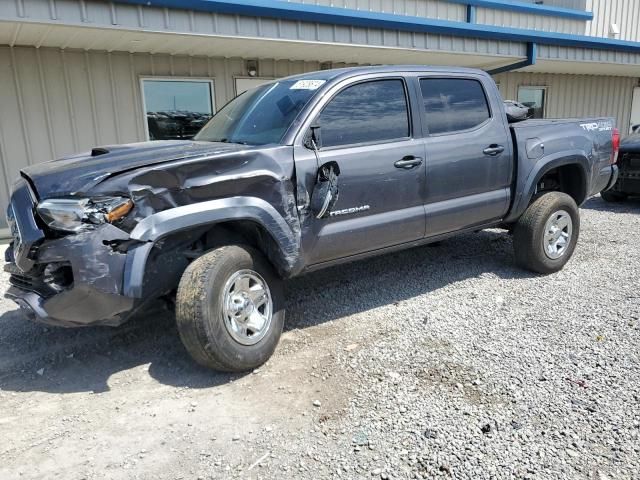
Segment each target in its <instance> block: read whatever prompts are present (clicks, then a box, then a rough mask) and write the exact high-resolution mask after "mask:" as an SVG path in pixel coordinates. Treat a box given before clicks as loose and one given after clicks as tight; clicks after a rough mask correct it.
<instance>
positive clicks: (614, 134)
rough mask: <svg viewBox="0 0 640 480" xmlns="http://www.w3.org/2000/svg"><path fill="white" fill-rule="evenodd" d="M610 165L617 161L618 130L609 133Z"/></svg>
mask: <svg viewBox="0 0 640 480" xmlns="http://www.w3.org/2000/svg"><path fill="white" fill-rule="evenodd" d="M611 147H612V150H613V151H612V152H611V165H613V164H614V163H616V162H617V161H618V152H619V151H620V130H618V129H617V128H614V129H613V130H612V131H611Z"/></svg>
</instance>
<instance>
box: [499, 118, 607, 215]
mask: <svg viewBox="0 0 640 480" xmlns="http://www.w3.org/2000/svg"><path fill="white" fill-rule="evenodd" d="M614 128H615V120H614V119H613V118H611V117H595V118H562V119H530V120H524V121H522V122H518V123H512V124H509V129H510V131H511V136H512V139H513V144H514V154H515V155H516V172H515V173H514V180H515V187H514V192H515V195H514V199H513V208H512V212H511V214H510V217H514V218H517V216H519V215H520V214H521V213H522V211H523V209H524V208H526V206H524V205H522V204H521V202H520V201H521V199H522V198H521V197H522V195H523V192H526V191H527V189H528V188H529V187H530V185H531V183H532V182H535V181H536V180H535V178H536V175H537V174H538V172H539V170H540V169H541V168H542V167H543V166H544V167H545V168H548V167H549V165H550V164H551V165H553V164H554V162H557V165H558V166H560V165H561V164H562V162H566V161H567V160H568V159H575V160H577V161H578V163H579V164H580V165H581V166H582V174H584V176H585V180H586V184H587V191H586V192H585V193H586V195H585V199H586V198H588V197H589V196H592V195H595V194H597V193H599V192H600V191H601V190H603V189H604V188H606V187H607V185H608V183H609V182H610V179H611V176H612V166H611V152H612V150H613V145H612V134H613V130H614ZM574 163H575V162H574ZM578 173H580V172H578Z"/></svg>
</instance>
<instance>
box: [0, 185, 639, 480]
mask: <svg viewBox="0 0 640 480" xmlns="http://www.w3.org/2000/svg"><path fill="white" fill-rule="evenodd" d="M582 219H583V224H582V234H581V239H580V242H579V244H578V248H577V250H576V253H575V255H574V258H573V259H572V261H571V262H570V263H569V264H568V266H567V267H566V268H565V269H564V270H563V271H562V272H560V273H558V274H555V275H552V276H547V277H540V276H534V275H530V274H528V273H526V272H522V271H520V270H518V269H516V268H515V267H514V265H513V259H512V254H511V240H510V238H509V236H508V235H506V234H505V233H504V232H501V231H493V230H492V231H485V232H481V233H478V234H471V235H464V236H461V237H458V238H455V239H451V240H449V241H446V242H444V243H442V244H440V245H438V246H433V247H423V248H418V249H414V250H410V251H406V252H402V253H398V254H393V255H388V256H384V257H380V258H377V259H373V260H369V261H364V262H359V263H356V264H352V265H348V266H342V267H340V268H334V269H330V270H326V271H323V272H318V273H316V274H313V275H308V276H306V277H304V278H301V279H298V280H296V281H295V282H290V284H289V285H288V302H289V313H288V320H287V326H286V330H287V331H286V332H285V334H284V336H283V339H282V342H281V344H280V346H279V348H278V350H277V352H276V355H275V356H274V357H273V358H272V359H271V360H270V361H269V362H268V363H267V364H266V365H265V366H264V367H262V368H260V369H259V370H258V371H256V372H254V373H253V374H248V375H222V374H217V373H211V372H208V371H204V370H202V369H199V368H197V367H196V366H194V364H193V363H192V362H191V361H190V360H189V358H188V356H187V354H186V353H185V351H184V349H183V348H182V346H181V345H180V343H179V340H178V339H177V334H176V331H175V327H174V325H173V321H172V319H171V316H170V314H169V313H168V312H165V311H164V310H162V309H161V308H160V307H157V308H156V309H155V310H154V311H151V312H148V313H147V314H145V315H142V316H141V317H140V318H139V319H136V320H135V321H132V322H130V323H129V324H127V325H125V326H123V327H121V328H118V329H100V328H90V329H83V330H64V329H56V328H45V327H43V326H41V325H36V324H32V323H29V322H26V321H25V320H24V319H23V318H22V316H21V315H20V313H19V312H18V311H16V310H15V309H14V307H13V305H12V304H11V303H10V302H8V301H6V300H2V301H0V309H1V310H0V312H1V316H0V322H1V323H0V326H1V328H0V389H1V390H0V405H1V409H0V428H1V430H2V432H3V435H2V436H3V439H4V441H3V442H2V444H1V445H0V478H2V479H13V478H47V479H50V478H64V479H67V478H69V479H81V478H85V479H99V478H109V479H111V478H114V479H152V478H167V479H194V480H195V479H198V478H202V479H209V478H216V479H218V478H219V479H223V478H224V479H226V478H247V479H257V478H263V479H272V478H282V479H285V478H286V479H288V478H292V479H294V478H301V479H325V478H326V479H329V478H342V479H365V478H374V479H375V478H381V479H387V478H433V477H451V478H473V479H483V478H536V479H538V478H549V479H557V478H580V479H583V478H588V479H605V478H611V479H633V478H639V474H638V472H640V406H639V405H640V355H639V353H638V346H639V345H640V282H639V281H638V279H639V278H640V249H639V248H638V245H637V242H638V238H639V234H640V201H635V202H629V203H625V204H620V205H611V204H605V203H603V202H602V201H601V200H600V199H599V198H596V199H593V200H591V201H589V202H588V203H587V204H586V205H585V208H583V209H582ZM1 281H2V285H0V288H6V277H4V276H3V277H2V278H1Z"/></svg>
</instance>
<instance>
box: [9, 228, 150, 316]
mask: <svg viewBox="0 0 640 480" xmlns="http://www.w3.org/2000/svg"><path fill="white" fill-rule="evenodd" d="M126 238H128V235H127V234H126V233H125V232H123V231H121V230H119V229H118V228H116V227H114V226H113V225H103V226H101V227H99V228H98V229H96V230H93V231H90V232H85V233H82V234H78V235H71V236H68V237H63V238H60V239H56V240H45V241H44V242H42V243H41V244H40V245H39V246H38V249H37V254H36V257H35V261H34V266H33V268H31V269H30V270H29V271H28V272H24V271H22V270H21V269H20V268H18V267H17V265H16V264H15V263H13V262H10V263H7V264H6V265H5V271H7V272H8V273H10V275H11V276H10V278H9V283H10V287H9V289H8V290H7V292H6V293H5V297H7V298H10V299H12V300H13V301H15V302H16V303H17V304H18V305H19V306H20V307H22V308H23V309H24V310H25V311H26V312H27V314H28V316H29V317H30V318H32V319H34V320H37V321H40V322H43V323H47V324H51V325H59V326H68V327H76V326H87V325H110V326H115V325H119V324H121V323H123V322H124V321H126V320H127V319H128V317H129V314H130V313H131V312H132V311H133V310H134V308H135V306H136V303H137V302H136V299H134V298H132V297H127V296H125V295H123V294H122V292H123V278H124V270H125V264H126V257H127V255H126V253H118V252H116V251H114V250H113V248H112V247H111V246H110V245H109V244H108V243H107V244H105V242H111V241H113V240H117V239H123V240H124V239H126ZM12 255H13V245H12V246H10V247H9V250H8V251H7V257H8V258H7V259H11V256H12Z"/></svg>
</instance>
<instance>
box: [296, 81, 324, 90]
mask: <svg viewBox="0 0 640 480" xmlns="http://www.w3.org/2000/svg"><path fill="white" fill-rule="evenodd" d="M325 82H326V80H298V81H297V82H296V83H294V84H293V85H291V88H290V90H317V89H318V88H320V87H321V86H322V85H323V84H324V83H325Z"/></svg>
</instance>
